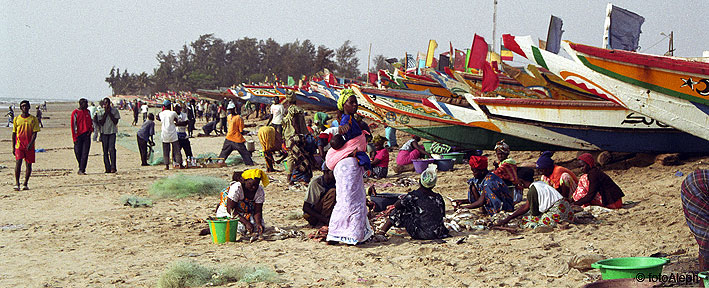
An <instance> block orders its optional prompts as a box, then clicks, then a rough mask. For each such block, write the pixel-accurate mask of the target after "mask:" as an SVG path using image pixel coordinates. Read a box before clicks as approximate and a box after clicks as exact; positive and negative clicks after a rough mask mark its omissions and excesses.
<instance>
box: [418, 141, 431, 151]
mask: <svg viewBox="0 0 709 288" xmlns="http://www.w3.org/2000/svg"><path fill="white" fill-rule="evenodd" d="M421 144H423V149H424V150H426V152H428V153H431V145H433V141H423V142H421Z"/></svg>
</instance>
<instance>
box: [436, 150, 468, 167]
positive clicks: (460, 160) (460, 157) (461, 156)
mask: <svg viewBox="0 0 709 288" xmlns="http://www.w3.org/2000/svg"><path fill="white" fill-rule="evenodd" d="M441 158H443V159H454V160H455V163H456V164H465V153H462V152H451V153H445V154H441Z"/></svg>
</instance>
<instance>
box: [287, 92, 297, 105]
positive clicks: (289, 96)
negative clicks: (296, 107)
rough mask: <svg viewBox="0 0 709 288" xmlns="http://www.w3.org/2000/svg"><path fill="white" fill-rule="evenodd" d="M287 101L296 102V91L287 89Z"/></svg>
mask: <svg viewBox="0 0 709 288" xmlns="http://www.w3.org/2000/svg"><path fill="white" fill-rule="evenodd" d="M286 102H288V103H295V92H293V91H291V90H288V91H286Z"/></svg>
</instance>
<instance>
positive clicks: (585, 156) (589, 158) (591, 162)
mask: <svg viewBox="0 0 709 288" xmlns="http://www.w3.org/2000/svg"><path fill="white" fill-rule="evenodd" d="M579 160H581V161H583V162H586V164H588V167H591V168H593V165H594V164H595V163H596V161H595V160H593V155H591V154H590V153H583V154H581V155H579Z"/></svg>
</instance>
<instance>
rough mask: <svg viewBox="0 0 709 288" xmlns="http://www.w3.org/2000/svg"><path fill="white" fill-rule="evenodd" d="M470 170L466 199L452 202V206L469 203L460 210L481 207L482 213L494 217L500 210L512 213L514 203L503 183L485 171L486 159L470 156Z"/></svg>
mask: <svg viewBox="0 0 709 288" xmlns="http://www.w3.org/2000/svg"><path fill="white" fill-rule="evenodd" d="M468 164H470V170H472V171H473V178H471V179H470V180H468V185H469V187H468V199H461V200H454V203H453V204H454V205H458V204H462V203H470V204H469V205H463V206H461V208H468V209H474V208H478V207H481V208H482V212H483V213H484V214H487V215H494V214H496V213H498V212H500V211H502V210H504V211H512V210H513V209H514V203H513V201H512V200H513V199H512V193H510V191H509V189H508V188H507V185H506V184H505V181H503V180H502V179H501V178H500V177H498V176H497V175H495V173H493V172H490V171H488V170H487V157H485V156H475V155H473V156H470V161H469V162H468Z"/></svg>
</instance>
